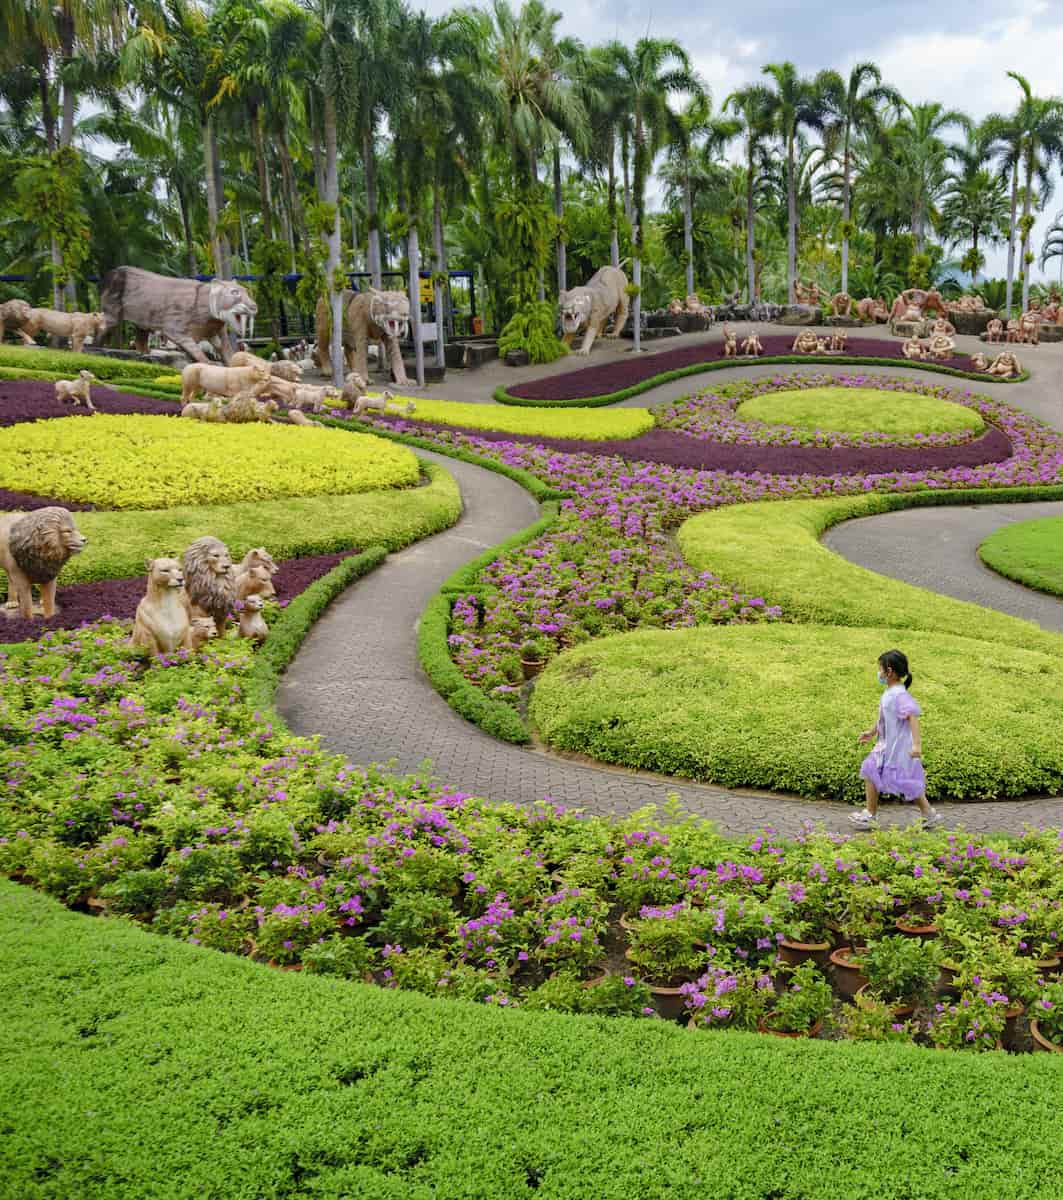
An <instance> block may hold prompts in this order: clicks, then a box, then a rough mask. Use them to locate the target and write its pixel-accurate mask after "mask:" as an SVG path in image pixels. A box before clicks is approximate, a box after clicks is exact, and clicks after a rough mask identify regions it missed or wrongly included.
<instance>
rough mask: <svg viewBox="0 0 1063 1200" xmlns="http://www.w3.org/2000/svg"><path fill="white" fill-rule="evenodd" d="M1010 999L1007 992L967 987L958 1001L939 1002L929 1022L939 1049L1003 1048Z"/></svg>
mask: <svg viewBox="0 0 1063 1200" xmlns="http://www.w3.org/2000/svg"><path fill="white" fill-rule="evenodd" d="M1008 1004H1009V1000H1008V997H1007V996H1006V995H1005V994H1004V993H1003V992H995V991H969V990H968V991H964V992H963V993H962V994H961V995H960V998H959V1000H957V1001H956V1003H955V1004H942V1003H939V1004H935V1005H934V1010H935V1011H934V1014H933V1016H931V1018H930V1020H929V1021H928V1022H927V1026H926V1033H927V1037H928V1038H929V1039H930V1044H931V1045H932V1046H934V1047H936V1048H937V1049H938V1050H1000V1049H1001V1048H1002V1047H1001V1041H1000V1039H1001V1035H1002V1034H1003V1032H1004V1022H1005V1020H1006V1016H1005V1014H1006V1012H1007V1009H1008Z"/></svg>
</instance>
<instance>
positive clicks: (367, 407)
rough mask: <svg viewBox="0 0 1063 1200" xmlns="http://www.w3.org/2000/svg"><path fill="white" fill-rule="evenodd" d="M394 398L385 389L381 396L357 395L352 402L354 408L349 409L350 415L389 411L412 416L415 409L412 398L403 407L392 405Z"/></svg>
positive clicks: (357, 415)
mask: <svg viewBox="0 0 1063 1200" xmlns="http://www.w3.org/2000/svg"><path fill="white" fill-rule="evenodd" d="M394 399H395V397H394V396H393V395H392V394H391V392H388V391H385V392H384V394H383V395H381V396H359V397H358V399H357V400H356V401H355V402H354V408H352V409H351V416H353V417H360V416H361V415H362V414H363V413H367V412H379V413H387V412H390V413H396V414H399V413H401V414H402V415H403V416H406V417H412V416H413V414H414V413H415V412H416V411H417V405H416V404H414V402H413V401H412V400H409V401H407V403H406V406H405V408H395V407H393V406H392V403H391V402H392V401H393V400H394Z"/></svg>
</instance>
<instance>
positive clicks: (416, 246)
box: [406, 223, 424, 388]
mask: <svg viewBox="0 0 1063 1200" xmlns="http://www.w3.org/2000/svg"><path fill="white" fill-rule="evenodd" d="M406 256H407V257H408V258H409V260H410V316H411V317H412V318H413V320H412V321H411V322H410V324H411V325H412V327H413V359H414V364H415V369H416V375H417V386H418V387H419V388H423V387H424V342H422V341H421V243H420V239H419V238H418V235H417V225H416V223H413V224H411V225H410V232H409V233H408V234H407V235H406Z"/></svg>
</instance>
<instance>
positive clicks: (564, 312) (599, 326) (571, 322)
mask: <svg viewBox="0 0 1063 1200" xmlns="http://www.w3.org/2000/svg"><path fill="white" fill-rule="evenodd" d="M557 303H558V307H559V308H560V309H561V330H562V332H563V333H564V342H565V345H566V346H570V345H571V344H572V340H573V338H575V336H576V334H577V333H579V331H580V330H581V329H585V330H586V332H585V333H584V335H583V345H582V346H580V348H579V349H578V350H576V351H574V353H576V354H580V355H584V354H590V352H591V346H593V345H594V340H595V338H599V337H611V338H615V337H619V336H620V331H621V330H622V329H623V328H624V325H625V323H626V322H627V310H628V305H629V303H630V300H629V299H628V294H627V276H626V275H625V274H624V272H623V271H621V270H620V268H619V267H602V269H601V270H600V271H596V272H595V273H594V274H593V275H592V276H591V277H590V279H589V280H588V281H587V284H586V286H585V287H577V288H571V289H570V290H569V291H567V292H561V293H560V295H559V296H558V298H557ZM610 317H614V318H615V320H614V322H613V328H612V329H611V330H610V331H609V332H608V333H606V332H605V323H606V321H608V320H609V318H610Z"/></svg>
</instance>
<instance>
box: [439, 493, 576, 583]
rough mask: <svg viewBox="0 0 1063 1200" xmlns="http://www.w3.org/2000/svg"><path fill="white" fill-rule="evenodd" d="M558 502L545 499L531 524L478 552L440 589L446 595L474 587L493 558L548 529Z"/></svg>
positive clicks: (555, 516)
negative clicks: (538, 515) (538, 514)
mask: <svg viewBox="0 0 1063 1200" xmlns="http://www.w3.org/2000/svg"><path fill="white" fill-rule="evenodd" d="M559 510H560V504H559V503H558V501H556V500H547V501H546V502H545V503H544V504H543V509H542V511H543V515H542V516H541V517H540V518H539V520H538V521H536V522H535V523H534V524H533V525H529V526H528V527H527V529H522V530H521V531H520V532H519V533H515V534H513V536H512V537H508V538H506V539H505V540H504V541H501V542H499V543H498V545H497V546H492V547H491V548H490V549H489V550H485V551H484V552H483V554H478V555H477V556H476V558H474V559H472V561H471V562H467V563H466V564H465V565H464V566H463V567H458V569H457V570H456V571H455V572H454V574H453V575H451V576H450V577H449V578H448V579H447V580H446V582H445V583H444V584H443V586H442V588H440V591H442V592H446V593H447V594H448V595H450V594H452V593H463V594H464V593H467V592H468V591H469V589H470V588H475V587H476V584H477V581H478V580H479V578H480V572H481V571H482V570H483V569H484V568H485V567H488V566H490V565H491V563H493V562H494V561H495V559H498V558H501V557H502V556H503V555H505V554H511V553H512V552H513V551H514V550H519V549H520V548H521V547H522V546H527V545H528V544H529V543H530V542H534V541H535V539H536V538H538V537H542V535H543V534H544V533H546V531H547V530H548V529H550V528H551V527H552V526H553V524H554V522H555V521H556V520H557V517H558V512H559Z"/></svg>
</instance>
